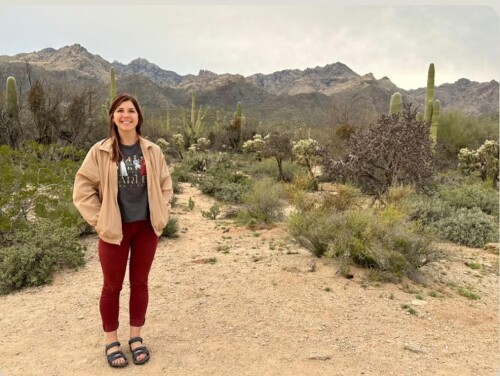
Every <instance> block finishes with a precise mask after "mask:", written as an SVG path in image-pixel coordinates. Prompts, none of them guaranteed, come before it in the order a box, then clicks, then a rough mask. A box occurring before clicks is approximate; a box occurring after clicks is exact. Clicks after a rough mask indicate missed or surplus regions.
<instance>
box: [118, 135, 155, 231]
mask: <svg viewBox="0 0 500 376" xmlns="http://www.w3.org/2000/svg"><path fill="white" fill-rule="evenodd" d="M120 150H121V152H122V154H123V159H122V161H121V162H120V164H119V166H118V205H119V207H120V213H121V216H122V222H134V221H142V220H144V219H148V218H149V205H148V190H147V179H146V174H147V171H146V163H145V161H144V157H143V155H142V150H141V145H140V144H139V141H138V142H137V143H135V144H134V145H121V144H120Z"/></svg>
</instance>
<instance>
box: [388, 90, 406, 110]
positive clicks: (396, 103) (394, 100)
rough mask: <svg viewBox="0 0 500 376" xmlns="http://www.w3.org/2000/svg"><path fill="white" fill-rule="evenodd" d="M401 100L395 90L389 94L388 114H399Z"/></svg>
mask: <svg viewBox="0 0 500 376" xmlns="http://www.w3.org/2000/svg"><path fill="white" fill-rule="evenodd" d="M402 103H403V100H402V98H401V94H400V93H399V92H395V93H394V94H392V96H391V104H390V106H389V115H393V114H400V113H401V109H402Z"/></svg>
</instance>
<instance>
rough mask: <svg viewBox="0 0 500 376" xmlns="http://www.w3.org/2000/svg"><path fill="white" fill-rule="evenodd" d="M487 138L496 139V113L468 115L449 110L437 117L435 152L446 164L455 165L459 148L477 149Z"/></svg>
mask: <svg viewBox="0 0 500 376" xmlns="http://www.w3.org/2000/svg"><path fill="white" fill-rule="evenodd" d="M488 139H489V140H495V139H498V114H497V115H496V116H469V115H466V114H464V113H463V112H460V111H458V110H451V111H444V112H443V113H442V114H441V115H440V117H439V127H438V134H437V142H438V145H437V152H438V157H439V159H444V162H448V165H451V166H453V165H456V163H457V162H458V160H457V156H458V154H459V151H460V149H462V148H469V149H477V148H479V147H480V146H481V144H482V143H483V142H484V141H485V140H488ZM442 162H443V161H442Z"/></svg>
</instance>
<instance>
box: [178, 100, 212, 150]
mask: <svg viewBox="0 0 500 376" xmlns="http://www.w3.org/2000/svg"><path fill="white" fill-rule="evenodd" d="M181 111H182V127H183V128H184V134H185V135H186V146H187V147H189V146H191V145H192V144H195V143H196V141H197V140H198V137H199V136H200V135H201V133H202V132H203V129H204V128H205V124H204V120H205V116H207V112H208V107H207V108H205V110H203V106H200V108H199V109H198V111H196V95H195V93H194V92H193V93H192V94H191V116H190V118H189V119H187V117H186V111H185V110H184V108H181Z"/></svg>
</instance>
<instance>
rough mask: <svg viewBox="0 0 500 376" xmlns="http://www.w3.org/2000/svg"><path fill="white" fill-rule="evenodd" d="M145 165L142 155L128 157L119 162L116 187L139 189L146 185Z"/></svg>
mask: <svg viewBox="0 0 500 376" xmlns="http://www.w3.org/2000/svg"><path fill="white" fill-rule="evenodd" d="M146 174H147V173H146V163H145V161H144V157H143V156H142V155H140V156H139V155H133V156H129V157H127V158H126V159H124V160H122V161H121V162H120V169H119V173H118V185H119V186H120V187H131V186H135V187H141V186H144V185H145V184H146Z"/></svg>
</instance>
